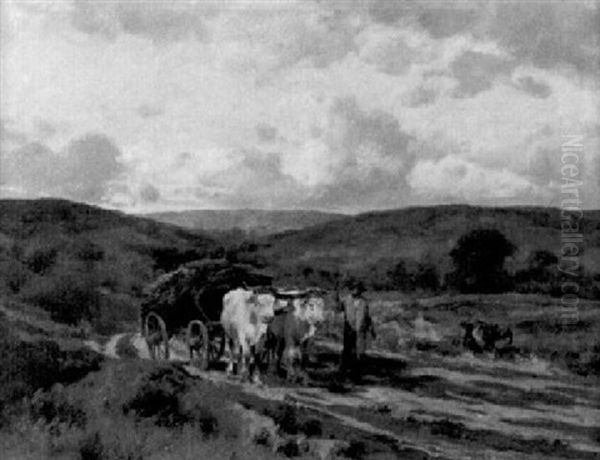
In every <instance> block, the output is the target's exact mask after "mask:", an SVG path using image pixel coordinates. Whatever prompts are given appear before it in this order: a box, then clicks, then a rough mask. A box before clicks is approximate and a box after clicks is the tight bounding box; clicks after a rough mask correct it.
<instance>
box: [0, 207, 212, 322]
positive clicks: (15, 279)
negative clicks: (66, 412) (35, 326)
mask: <svg viewBox="0 0 600 460" xmlns="http://www.w3.org/2000/svg"><path fill="white" fill-rule="evenodd" d="M215 247H217V244H216V242H215V241H214V240H213V239H212V238H210V237H208V236H206V235H205V234H202V233H200V232H191V231H187V230H185V229H182V228H179V227H176V226H173V225H168V224H161V223H158V222H155V221H153V220H150V219H143V218H140V217H134V216H129V215H126V214H123V213H120V212H115V211H109V210H105V209H101V208H98V207H94V206H88V205H84V204H80V203H73V202H70V201H66V200H55V199H42V200H1V201H0V295H6V296H11V297H17V298H18V299H20V300H24V301H26V302H29V303H33V304H36V305H39V306H42V307H43V308H45V309H46V310H48V311H50V312H51V313H52V314H53V319H58V320H61V321H65V322H76V321H79V320H81V319H88V320H92V321H94V322H95V323H96V324H95V326H97V328H98V329H106V330H108V329H110V327H111V325H113V326H114V324H115V323H116V322H118V321H121V320H134V319H135V318H136V316H137V305H138V299H139V297H140V295H141V293H142V290H143V288H144V286H145V285H146V284H147V283H148V282H150V281H152V280H153V279H154V278H155V277H156V276H158V274H159V273H162V272H163V271H165V270H172V269H173V268H176V267H177V266H179V264H181V263H184V262H187V261H190V260H195V259H199V258H202V257H206V256H207V255H208V254H209V253H210V252H211V251H212V250H213V249H214V248H215Z"/></svg>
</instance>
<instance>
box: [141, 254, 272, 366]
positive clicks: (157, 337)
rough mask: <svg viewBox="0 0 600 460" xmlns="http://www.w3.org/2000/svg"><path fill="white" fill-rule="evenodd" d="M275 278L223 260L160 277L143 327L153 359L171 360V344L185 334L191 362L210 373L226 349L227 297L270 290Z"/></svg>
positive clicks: (150, 295) (150, 296)
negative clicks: (234, 292)
mask: <svg viewBox="0 0 600 460" xmlns="http://www.w3.org/2000/svg"><path fill="white" fill-rule="evenodd" d="M271 281H272V277H271V276H269V275H268V274H266V273H263V272H261V271H260V270H257V269H256V268H254V267H252V266H248V265H243V264H232V263H230V262H228V261H225V260H212V259H211V260H205V261H200V262H193V263H189V264H186V265H184V266H181V267H180V268H178V269H177V270H175V271H173V272H170V273H166V274H165V275H162V276H161V277H160V278H159V279H158V280H156V281H155V282H154V283H153V284H152V285H150V286H149V287H148V289H147V292H146V296H145V299H144V302H143V303H142V308H141V315H140V323H141V330H142V335H143V336H144V338H145V340H146V343H147V345H148V350H149V352H150V357H151V358H152V359H159V360H168V359H169V357H170V347H169V340H170V339H171V338H172V337H173V336H175V335H179V336H184V337H185V343H186V346H187V349H188V352H189V358H190V362H191V363H192V364H194V365H195V366H197V367H199V368H200V369H206V368H207V367H208V366H209V365H211V364H213V363H215V362H217V361H218V360H220V359H221V357H222V356H223V353H224V351H225V334H224V331H223V328H222V326H221V322H220V317H221V311H222V309H223V296H224V295H225V294H226V293H227V292H228V291H230V290H231V289H235V288H237V287H243V286H270V285H271Z"/></svg>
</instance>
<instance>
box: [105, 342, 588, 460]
mask: <svg viewBox="0 0 600 460" xmlns="http://www.w3.org/2000/svg"><path fill="white" fill-rule="evenodd" d="M125 336H126V334H117V335H115V336H113V337H111V339H110V340H109V342H108V343H107V345H106V346H105V347H104V353H105V354H106V355H107V356H110V357H113V358H115V357H118V356H117V353H116V345H117V344H118V343H119V341H120V340H122V339H123V337H125ZM127 337H128V340H129V341H130V343H131V345H132V346H133V347H135V349H136V350H137V352H138V356H139V357H140V358H142V359H148V358H149V356H148V351H147V349H146V345H145V342H144V340H143V338H142V337H141V336H140V335H139V334H129V335H127ZM170 345H171V350H172V360H173V361H180V362H187V353H186V351H185V347H184V346H183V344H182V343H181V342H179V341H177V340H172V341H171V342H170ZM320 347H321V348H322V349H324V350H328V352H330V353H335V352H336V351H338V350H339V346H336V345H335V344H329V343H321V344H320ZM370 356H371V359H373V360H379V361H381V362H382V363H384V367H388V368H392V367H393V366H394V365H395V364H397V363H400V362H404V363H408V364H407V365H406V368H404V369H402V371H401V372H399V377H398V376H395V377H394V378H396V379H397V380H396V381H384V380H381V379H380V380H378V381H369V380H368V379H367V381H365V382H364V383H363V384H361V385H356V386H354V387H353V388H352V389H351V390H350V391H347V392H343V393H337V392H332V391H329V390H328V389H327V388H325V387H323V386H309V387H297V386H296V387H294V386H286V385H281V384H277V383H275V384H274V385H268V386H265V385H262V386H257V385H252V384H249V383H242V382H239V381H236V380H232V379H231V378H228V377H227V376H226V375H225V374H224V373H223V372H220V371H214V370H212V371H200V370H199V369H197V368H195V367H192V366H189V365H187V366H185V369H186V371H187V372H188V373H189V374H190V375H192V376H195V377H199V378H202V379H206V380H210V381H213V382H215V383H217V384H220V385H236V386H238V387H240V388H242V389H243V391H244V392H246V393H248V394H252V395H254V396H257V397H259V398H262V399H265V400H271V401H288V402H291V403H293V404H295V405H297V406H300V407H304V408H306V409H308V410H310V411H313V412H316V413H318V414H320V415H321V416H322V417H323V418H324V419H326V418H332V419H335V420H336V421H338V422H340V423H342V424H344V425H346V426H349V427H352V428H354V429H356V430H360V431H362V432H365V433H369V434H371V435H374V436H378V437H381V438H384V439H387V440H388V442H394V443H396V444H397V446H398V447H399V448H400V449H410V450H411V451H413V452H414V451H416V452H420V453H421V454H422V455H423V458H432V459H433V458H444V459H457V460H459V459H461V460H462V459H473V460H479V459H493V460H496V459H497V460H520V459H532V460H533V459H536V460H537V459H540V460H541V459H562V458H571V459H577V460H584V459H600V445H599V444H598V439H597V437H598V435H599V434H600V389H599V388H597V387H594V386H592V385H589V384H588V385H586V384H585V383H584V382H581V381H574V380H575V379H574V377H571V376H569V375H566V374H565V373H564V372H562V371H560V370H556V369H553V368H552V367H551V366H549V365H548V363H545V362H540V361H538V360H535V359H529V360H526V359H523V360H521V361H516V362H503V361H494V360H490V359H486V358H485V357H484V358H475V357H473V356H472V355H464V356H460V357H440V356H437V355H435V356H432V355H430V354H428V353H425V352H414V353H409V354H408V355H405V354H394V353H384V352H374V353H372V354H370ZM509 376H510V377H509Z"/></svg>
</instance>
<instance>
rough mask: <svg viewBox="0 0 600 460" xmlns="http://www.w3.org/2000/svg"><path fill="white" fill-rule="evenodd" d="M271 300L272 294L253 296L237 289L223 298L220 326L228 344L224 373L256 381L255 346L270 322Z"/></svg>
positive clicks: (250, 292)
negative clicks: (227, 358) (235, 373)
mask: <svg viewBox="0 0 600 460" xmlns="http://www.w3.org/2000/svg"><path fill="white" fill-rule="evenodd" d="M274 304H275V297H274V296H273V295H272V294H256V293H254V292H253V291H249V290H246V289H242V288H238V289H234V290H233V291H229V292H228V293H227V294H225V295H224V296H223V311H222V313H221V324H222V326H223V329H224V331H225V335H226V336H227V339H228V344H229V364H228V366H227V373H228V374H231V373H233V371H234V367H235V366H234V365H235V364H236V363H237V366H236V367H237V373H238V374H239V375H241V376H242V377H244V376H245V374H246V372H248V377H249V378H251V379H252V380H254V381H255V382H258V381H260V378H259V375H258V369H257V367H256V345H257V343H258V342H259V341H260V340H261V338H262V337H263V336H264V335H265V334H266V332H267V325H268V323H269V322H271V321H272V320H273V316H274V310H273V306H274Z"/></svg>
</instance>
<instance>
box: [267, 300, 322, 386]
mask: <svg viewBox="0 0 600 460" xmlns="http://www.w3.org/2000/svg"><path fill="white" fill-rule="evenodd" d="M324 309H325V301H324V300H323V298H322V297H321V296H320V295H318V294H315V293H309V294H308V296H306V297H301V298H292V299H289V300H279V308H278V309H277V311H276V314H275V319H274V320H273V322H272V323H271V324H269V327H268V331H267V340H266V348H267V354H268V355H269V361H270V362H271V364H272V365H275V366H276V367H277V369H278V370H279V369H283V370H285V372H286V375H287V378H288V380H295V379H297V378H300V379H302V378H304V377H305V375H304V373H303V371H302V372H301V371H300V369H299V368H300V367H301V366H303V365H304V364H305V363H306V360H307V353H308V346H309V343H310V340H311V339H312V338H313V337H314V335H315V333H316V331H317V327H318V325H319V324H320V323H322V322H323V320H324Z"/></svg>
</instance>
